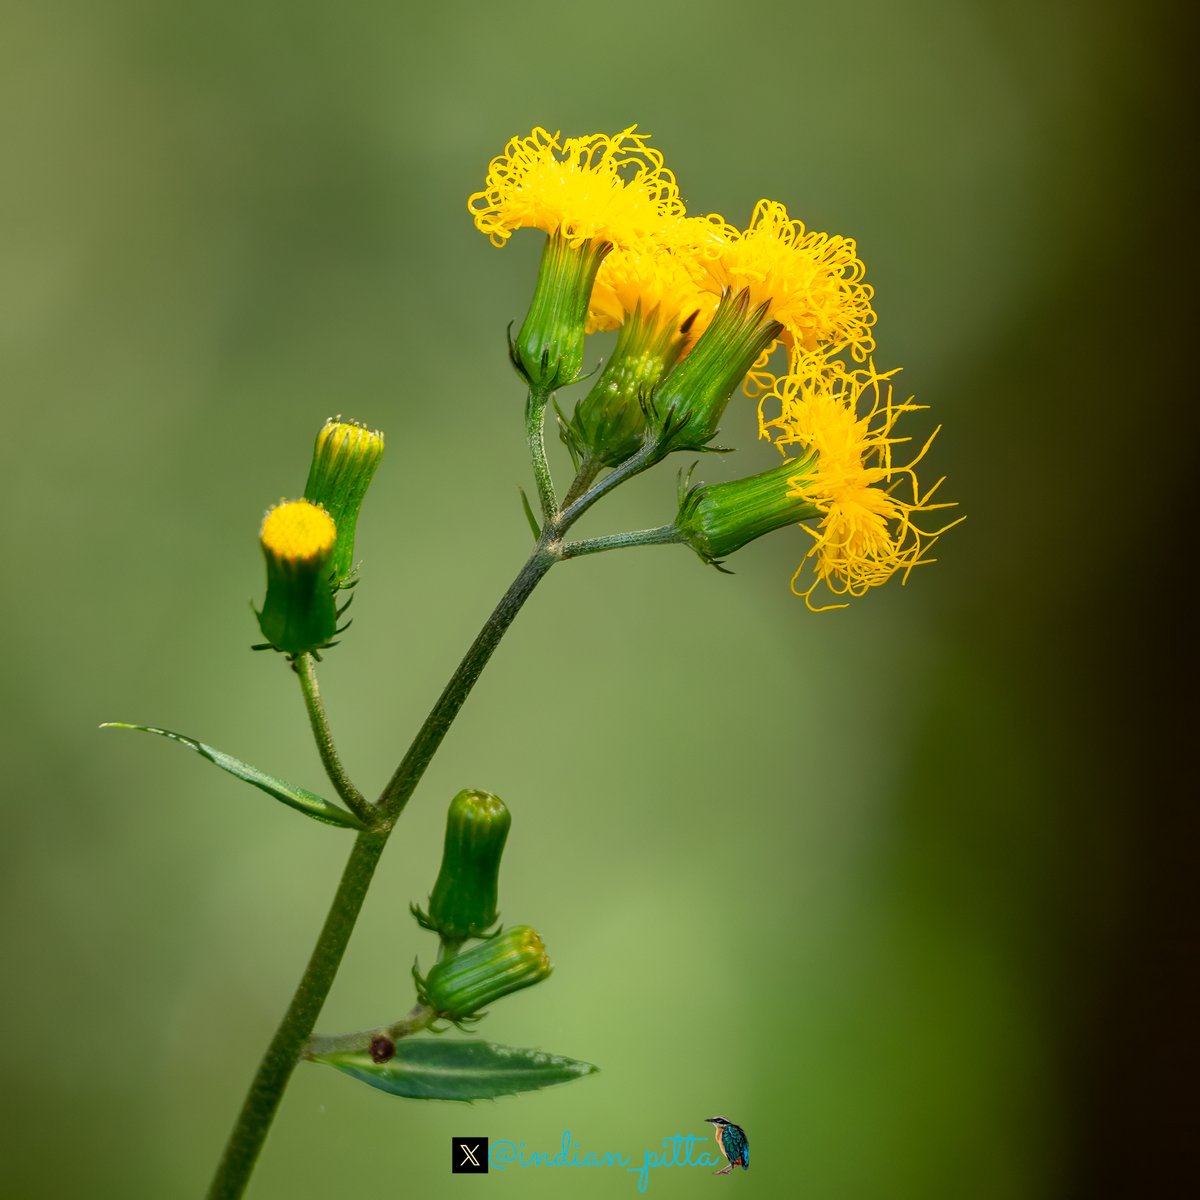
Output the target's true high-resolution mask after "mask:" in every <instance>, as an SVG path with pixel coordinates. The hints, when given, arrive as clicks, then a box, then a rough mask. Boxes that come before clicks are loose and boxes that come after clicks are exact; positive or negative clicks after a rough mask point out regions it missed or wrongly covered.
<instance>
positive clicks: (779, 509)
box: [675, 454, 821, 563]
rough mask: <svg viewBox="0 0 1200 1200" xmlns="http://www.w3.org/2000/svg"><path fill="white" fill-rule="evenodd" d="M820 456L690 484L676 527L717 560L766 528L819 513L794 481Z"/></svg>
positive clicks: (702, 554)
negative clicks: (718, 480)
mask: <svg viewBox="0 0 1200 1200" xmlns="http://www.w3.org/2000/svg"><path fill="white" fill-rule="evenodd" d="M816 461H817V455H816V454H809V455H807V456H806V457H804V458H800V459H791V460H789V461H788V462H785V463H781V464H780V465H779V466H778V467H773V468H772V469H771V470H770V471H763V472H762V473H761V474H759V475H750V476H748V477H747V478H745V479H734V480H730V481H729V482H728V483H714V484H703V485H699V486H696V487H692V488H689V489H688V490H687V492H686V493H685V494H684V495H683V497H682V498H681V500H680V503H679V515H678V516H677V517H676V518H675V527H676V528H677V529H678V530H679V532H680V533H682V534H683V537H684V540H685V541H686V542H687V543H688V545H689V546H691V547H692V549H693V550H695V551H696V553H697V554H699V555H700V557H701V558H702V559H704V561H705V562H709V563H717V562H719V561H720V560H721V559H722V558H725V557H726V556H727V555H729V554H732V553H733V552H734V551H735V550H740V549H741V548H742V547H743V546H745V545H746V544H747V543H748V542H752V541H754V539H755V538H759V537H762V536H763V534H765V533H772V532H773V531H774V530H776V529H782V528H783V527H784V526H785V525H795V524H797V523H798V522H800V521H807V520H808V519H809V518H811V517H819V516H820V515H821V510H820V509H819V508H818V507H817V506H816V505H815V504H813V503H812V501H811V500H809V498H808V497H807V496H806V495H804V493H802V492H798V491H797V490H796V489H795V488H793V487H792V485H791V481H792V480H794V479H798V478H800V477H803V476H804V475H806V474H807V473H808V472H809V471H811V470H812V468H813V466H814V465H815V464H816Z"/></svg>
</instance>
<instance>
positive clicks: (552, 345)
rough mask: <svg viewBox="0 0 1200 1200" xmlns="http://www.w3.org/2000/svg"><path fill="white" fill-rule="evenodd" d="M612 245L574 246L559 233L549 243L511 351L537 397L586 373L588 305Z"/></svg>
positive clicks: (596, 241) (548, 240)
mask: <svg viewBox="0 0 1200 1200" xmlns="http://www.w3.org/2000/svg"><path fill="white" fill-rule="evenodd" d="M611 249H612V246H611V244H610V243H608V242H604V241H599V240H598V239H595V238H593V239H591V240H589V241H585V242H583V243H581V244H580V245H579V246H571V245H570V244H568V242H567V240H566V239H565V238H564V237H562V235H561V234H557V233H553V234H551V235H550V236H549V237H547V238H546V246H545V248H544V249H543V251H542V262H541V265H540V266H539V267H538V277H537V284H536V286H535V287H534V291H533V299H532V300H531V301H530V304H529V312H528V313H527V314H526V316H525V321H524V323H523V324H522V326H521V331H520V332H519V333H518V334H517V336H516V340H515V341H513V342H512V343H511V344H510V346H509V353H510V355H511V356H512V361H513V366H515V367H516V368H517V371H518V373H519V374H520V375H521V376H522V377H523V378H524V379H525V380H526V381H527V382H528V384H529V386H530V388H531V389H533V390H534V391H536V392H552V391H554V390H555V389H556V388H560V387H564V386H566V385H567V384H569V383H574V382H575V380H577V379H578V378H579V374H580V371H581V370H582V369H583V341H584V330H585V325H586V322H587V310H588V300H589V299H591V295H592V284H594V283H595V281H596V272H597V271H598V270H599V269H600V264H601V263H602V262H603V261H604V256H605V255H606V254H607V253H608V252H609V250H611Z"/></svg>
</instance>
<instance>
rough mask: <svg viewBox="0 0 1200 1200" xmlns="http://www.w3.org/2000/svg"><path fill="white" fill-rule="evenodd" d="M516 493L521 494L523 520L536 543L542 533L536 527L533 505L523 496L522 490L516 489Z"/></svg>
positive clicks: (523, 491) (523, 490)
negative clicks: (523, 510) (526, 522)
mask: <svg viewBox="0 0 1200 1200" xmlns="http://www.w3.org/2000/svg"><path fill="white" fill-rule="evenodd" d="M517 491H519V492H520V493H521V503H522V505H524V508H525V520H527V521H528V522H529V530H530V532H531V533H532V534H533V540H534V541H535V542H536V541H537V540H538V538H540V537H541V536H542V531H541V529H540V528H539V527H538V521H537V517H535V516H534V515H533V505H532V504H530V503H529V497H528V496H527V495H526V494H525V489H524V488H517Z"/></svg>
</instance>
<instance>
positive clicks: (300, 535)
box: [260, 500, 337, 563]
mask: <svg viewBox="0 0 1200 1200" xmlns="http://www.w3.org/2000/svg"><path fill="white" fill-rule="evenodd" d="M336 538H337V526H336V525H334V523H333V518H332V517H331V516H330V515H329V514H328V513H327V512H326V511H325V510H324V509H323V508H321V507H320V505H317V504H310V503H309V502H308V501H307V500H289V501H285V502H284V503H283V504H277V505H276V506H275V507H274V508H273V509H271V511H270V512H269V513H267V515H266V519H265V520H264V521H263V524H262V533H261V534H260V540H261V541H262V545H263V549H264V550H266V551H267V553H268V554H271V555H273V556H274V557H275V558H277V559H281V560H284V561H286V562H294V563H299V562H308V561H312V560H314V559H318V558H320V557H321V556H323V555H327V554H328V553H329V552H330V551H331V550H332V549H333V544H334V541H335V540H336Z"/></svg>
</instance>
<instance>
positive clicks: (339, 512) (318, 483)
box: [304, 417, 383, 587]
mask: <svg viewBox="0 0 1200 1200" xmlns="http://www.w3.org/2000/svg"><path fill="white" fill-rule="evenodd" d="M382 457H383V434H382V433H379V432H373V431H372V430H370V429H367V428H366V427H365V426H363V425H359V424H358V423H357V422H354V421H343V420H342V419H341V418H340V417H338V418H336V419H332V418H331V419H330V420H328V421H326V422H325V424H324V426H323V427H322V429H321V432H320V433H318V434H317V444H316V446H315V447H314V449H313V460H312V466H311V467H310V468H309V471H308V483H306V484H305V485H304V498H305V499H306V500H310V501H311V502H312V503H313V504H319V505H320V506H321V507H322V508H323V509H325V511H326V512H327V513H329V515H330V516H331V517H332V518H333V520H334V524H336V525H337V546H336V547H335V548H334V552H333V583H334V586H335V587H341V586H342V585H343V584H344V583H345V582H346V580H347V579H348V578H349V577H350V575H351V574H352V573H353V571H354V528H355V526H356V525H357V523H358V510H359V509H360V508H361V507H362V502H363V497H364V496H365V495H366V493H367V485H368V484H369V483H370V482H371V476H372V475H374V474H375V468H376V467H377V466H379V460H380V459H381V458H382Z"/></svg>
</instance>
